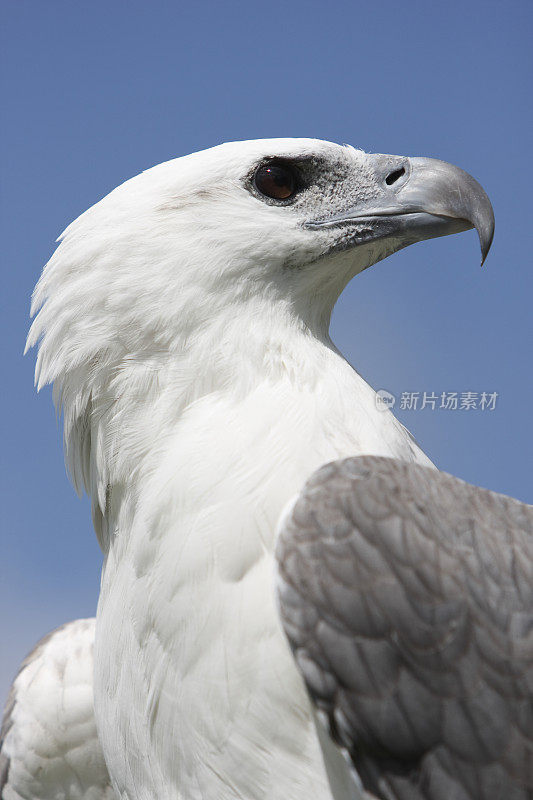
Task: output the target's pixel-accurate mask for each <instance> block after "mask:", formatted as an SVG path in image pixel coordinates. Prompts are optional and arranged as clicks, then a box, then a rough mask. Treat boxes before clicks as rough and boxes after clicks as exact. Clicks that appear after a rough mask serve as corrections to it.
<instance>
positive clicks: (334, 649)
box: [277, 457, 533, 800]
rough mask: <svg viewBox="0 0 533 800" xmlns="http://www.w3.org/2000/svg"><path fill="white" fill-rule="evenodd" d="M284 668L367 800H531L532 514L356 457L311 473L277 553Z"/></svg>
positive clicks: (392, 464)
mask: <svg viewBox="0 0 533 800" xmlns="http://www.w3.org/2000/svg"><path fill="white" fill-rule="evenodd" d="M277 559H278V598H279V604H280V612H281V617H282V621H283V625H284V627H285V631H286V633H287V636H288V639H289V642H290V644H291V647H292V649H293V651H294V654H295V657H296V661H297V663H298V665H299V667H300V670H301V672H302V674H303V676H304V679H305V681H306V683H307V687H308V689H309V692H310V694H311V697H312V699H313V700H314V702H315V704H316V705H317V707H318V708H319V709H320V710H321V711H322V712H323V714H324V715H326V717H327V720H328V722H329V726H330V730H331V733H332V735H333V737H334V738H335V739H336V741H337V742H338V743H339V744H341V745H342V746H343V747H345V748H346V749H347V750H348V751H349V753H350V755H351V758H352V761H353V763H354V765H355V767H356V769H357V771H358V773H359V774H360V776H361V779H362V781H363V784H364V786H365V788H366V789H367V790H368V791H371V792H373V793H374V794H375V795H376V796H377V797H380V798H387V799H388V800H393V799H394V800H404V798H405V800H407V798H409V800H452V798H453V800H474V798H475V800H526V798H533V701H532V697H533V508H532V507H531V506H527V505H526V504H524V503H520V502H519V501H517V500H513V499H511V498H509V497H504V496H503V495H498V494H495V493H493V492H489V491H486V490H483V489H479V488H477V487H474V486H470V485H469V484H466V483H464V482H463V481H460V480H459V479H457V478H454V477H452V476H450V475H446V474H444V473H441V472H437V471H435V470H432V469H428V468H425V467H419V466H416V465H413V464H404V463H400V462H396V461H394V460H392V459H385V458H377V457H362V458H353V459H347V460H345V461H342V462H338V463H334V464H330V465H327V466H326V467H323V468H322V469H321V470H319V471H318V472H317V473H316V474H315V475H314V476H313V477H312V478H311V480H310V481H309V482H308V483H307V485H306V487H305V488H304V491H303V492H302V494H301V496H300V498H299V499H298V501H297V502H296V504H295V506H294V507H293V509H292V512H291V513H290V515H289V516H288V518H287V519H286V520H285V522H284V525H283V527H282V530H281V532H280V537H279V540H278V546H277Z"/></svg>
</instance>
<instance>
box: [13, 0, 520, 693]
mask: <svg viewBox="0 0 533 800" xmlns="http://www.w3.org/2000/svg"><path fill="white" fill-rule="evenodd" d="M1 13H2V17H3V19H2V26H1V27H2V33H1V38H2V41H1V42H0V45H1V50H2V53H3V56H2V58H3V66H2V76H3V78H2V79H3V90H2V91H3V99H2V109H3V112H4V113H3V123H2V133H1V136H2V153H3V189H2V196H1V203H2V245H3V259H2V261H3V292H2V305H3V308H2V325H3V326H4V330H3V332H2V338H1V341H2V347H3V356H2V358H3V373H4V382H3V387H2V394H1V403H2V419H3V421H4V430H3V432H2V483H1V486H2V492H3V495H4V496H3V498H2V528H3V530H2V562H1V567H0V594H1V598H0V600H1V607H2V609H3V614H2V626H3V630H2V648H1V655H0V695H2V696H4V695H5V693H6V691H7V686H8V682H9V680H10V679H11V677H12V676H13V673H14V671H15V669H16V666H17V663H18V662H19V660H20V659H21V657H22V656H23V655H24V653H25V652H26V651H27V650H28V649H29V648H30V647H31V646H32V644H33V643H34V642H35V640H36V639H37V638H39V637H40V636H41V635H42V634H44V633H45V632H46V631H47V630H49V629H50V628H52V627H54V626H56V625H58V624H60V623H62V622H63V621H66V620H69V619H72V618H74V617H78V616H88V615H92V614H93V613H94V610H95V604H96V597H97V592H98V580H99V568H100V553H99V551H98V548H97V544H96V540H95V537H94V534H93V532H92V529H91V524H90V519H89V510H88V504H87V501H86V500H81V501H80V500H79V499H78V498H77V497H76V496H75V494H74V491H73V489H72V488H71V486H70V484H69V483H68V480H67V478H66V476H65V470H64V466H63V456H62V451H61V436H60V432H59V428H58V425H57V423H56V419H55V415H54V411H53V409H52V402H51V397H50V391H49V390H44V391H43V392H42V393H41V394H40V395H39V396H37V395H36V394H35V391H34V389H33V385H32V384H33V367H34V354H33V353H32V354H30V355H29V356H26V357H25V358H23V357H22V350H23V347H24V340H25V336H26V331H27V328H28V321H29V320H28V312H29V298H30V294H31V291H32V288H33V286H34V284H35V282H36V280H37V278H38V276H39V273H40V270H41V268H42V266H43V265H44V263H45V262H46V260H47V259H48V257H49V256H50V254H51V253H52V251H53V248H54V240H55V238H56V237H57V235H58V234H59V233H60V232H61V231H62V230H63V229H64V228H65V226H66V225H67V223H68V222H70V221H71V220H72V219H73V218H75V217H77V216H78V215H79V214H80V213H81V212H82V211H84V210H85V209H86V208H87V207H88V206H90V205H92V204H93V203H94V202H95V201H97V200H98V199H99V198H100V197H102V196H103V195H104V194H106V193H107V192H108V191H110V190H111V189H112V188H113V187H114V186H116V185H117V184H119V183H121V182H122V181H124V180H125V179H126V178H129V177H130V176H132V175H134V174H136V173H138V172H140V171H141V170H142V169H144V168H146V167H149V166H151V165H153V164H156V163H158V162H160V161H165V160H167V159H169V158H173V157H175V156H179V155H182V154H185V153H188V152H191V151H194V150H200V149H203V148H205V147H209V146H211V145H214V144H217V143H219V142H222V141H227V140H234V139H248V138H260V137H270V136H313V137H320V138H324V139H330V140H333V141H338V142H349V143H351V144H354V145H357V146H360V147H362V148H364V149H365V150H369V151H375V152H383V153H396V154H402V155H423V156H436V157H439V158H443V159H445V160H448V161H452V162H454V163H456V164H458V165H460V166H462V167H463V168H465V169H466V170H468V171H469V172H471V173H472V174H473V175H474V176H476V178H478V180H480V182H481V183H482V184H483V185H484V186H485V188H486V190H487V192H488V194H489V195H490V197H491V199H492V201H493V204H494V208H495V212H496V220H497V225H496V237H495V242H494V247H493V250H492V252H491V254H490V256H489V258H488V260H487V263H486V266H485V267H484V268H483V270H481V269H480V268H479V250H478V243H477V240H476V236H475V234H474V232H468V233H463V234H461V235H459V236H454V237H447V238H444V239H439V240H435V241H430V242H425V243H421V244H418V245H415V246H414V247H411V248H408V249H407V250H404V251H403V252H401V253H398V254H397V255H395V256H393V257H391V258H390V259H388V260H387V261H385V262H383V263H381V264H379V265H377V266H375V267H374V268H373V269H371V270H368V271H367V272H366V273H364V274H363V275H362V276H360V277H358V278H356V279H355V280H354V281H353V282H352V284H351V285H350V286H349V287H348V288H347V290H346V291H345V293H344V295H343V297H342V299H341V301H340V302H339V305H338V307H337V310H336V313H335V317H334V322H333V335H334V339H335V341H336V342H337V344H338V345H339V347H340V349H341V350H342V351H343V352H344V353H345V355H346V356H347V357H348V358H349V359H350V360H351V362H352V363H353V364H354V365H355V366H356V368H357V369H358V370H359V371H360V372H361V373H362V374H363V375H364V376H365V377H366V379H367V380H368V381H369V382H370V383H371V384H372V385H373V386H374V387H375V388H386V389H388V390H390V391H392V392H394V393H395V394H397V395H398V396H400V395H401V392H404V391H407V392H411V391H413V392H414V391H420V392H423V391H427V392H435V393H440V392H442V391H446V392H451V391H459V392H463V391H478V392H480V391H483V390H487V391H495V392H498V394H499V397H498V401H497V406H496V409H495V411H492V412H490V411H487V410H485V411H480V410H471V411H451V410H448V411H444V410H442V411H439V410H435V411H432V410H430V409H428V408H426V409H424V410H423V411H421V410H418V411H408V410H405V411H402V410H400V411H399V412H398V416H400V418H401V419H402V421H403V422H404V423H405V424H406V425H407V426H408V427H409V428H410V430H411V431H412V432H413V433H414V435H415V436H416V438H417V439H418V440H419V442H420V443H421V445H422V446H423V448H424V449H425V450H426V452H428V453H429V455H430V456H431V457H432V458H433V460H434V461H435V462H436V463H437V465H438V466H440V467H442V468H443V469H446V470H448V471H450V472H453V473H455V474H456V475H459V476H461V477H463V478H465V479H467V480H469V481H472V482H473V483H477V484H479V485H483V486H487V487H490V488H492V489H496V490H500V491H503V492H507V493H510V494H513V495H515V496H518V497H520V498H522V499H527V500H529V501H530V502H531V501H532V500H533V492H532V491H531V489H532V485H531V479H532V475H533V463H532V439H533V435H532V426H531V408H532V403H533V378H532V369H531V360H532V359H531V350H532V344H533V341H532V340H533V336H532V323H531V312H530V308H531V301H532V295H533V278H532V257H531V249H532V234H531V231H532V223H531V215H532V200H531V197H532V189H531V184H532V182H533V167H532V144H533V142H532V136H531V131H532V130H533V119H532V111H531V78H532V69H531V67H532V63H531V62H532V56H531V51H532V48H531V42H532V34H533V25H532V21H533V4H532V3H531V0H510V2H507V3H502V2H501V1H500V0H447V2H446V3H431V2H427V0H404V1H403V2H400V0H372V2H371V1H370V0H365V2H361V1H360V0H347V1H346V2H336V1H335V0H331V2H327V3H326V2H314V1H313V0H305V2H302V1H301V0H297V1H296V2H279V0H275V1H274V2H262V3H256V2H253V0H246V2H232V1H231V0H227V1H226V2H223V3H220V2H210V3H207V2H201V0H200V2H196V3H187V4H185V3H180V2H173V1H172V2H171V0H168V1H167V2H162V0H150V1H149V2H148V0H143V2H139V1H138V0H128V2H125V0H122V2H119V0H105V2H104V1H103V0H92V2H87V3H81V2H72V0H46V2H43V0H2V3H1Z"/></svg>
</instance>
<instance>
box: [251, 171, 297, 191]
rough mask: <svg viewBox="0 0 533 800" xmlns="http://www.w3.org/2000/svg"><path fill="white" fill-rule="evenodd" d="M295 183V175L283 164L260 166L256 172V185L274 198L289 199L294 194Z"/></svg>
mask: <svg viewBox="0 0 533 800" xmlns="http://www.w3.org/2000/svg"><path fill="white" fill-rule="evenodd" d="M294 183H295V182H294V175H293V174H292V172H291V170H290V169H289V168H288V167H284V166H283V164H268V165H266V166H264V167H259V169H258V170H257V172H256V174H255V185H256V186H257V188H258V190H259V191H260V192H261V194H264V195H266V196H267V197H272V198H274V200H287V198H289V197H290V196H291V195H292V194H294Z"/></svg>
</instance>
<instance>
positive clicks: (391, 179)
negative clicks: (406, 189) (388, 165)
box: [385, 167, 405, 186]
mask: <svg viewBox="0 0 533 800" xmlns="http://www.w3.org/2000/svg"><path fill="white" fill-rule="evenodd" d="M402 175H405V168H404V167H401V168H400V169H395V170H394V172H391V173H390V175H387V177H386V178H385V183H386V184H387V186H392V184H393V183H396V181H397V180H399V178H401V177H402Z"/></svg>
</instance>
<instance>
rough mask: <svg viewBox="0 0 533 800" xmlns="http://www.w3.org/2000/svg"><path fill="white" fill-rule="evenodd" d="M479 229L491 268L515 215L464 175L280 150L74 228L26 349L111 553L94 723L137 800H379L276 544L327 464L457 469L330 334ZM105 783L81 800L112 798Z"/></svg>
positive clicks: (107, 203) (162, 174)
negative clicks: (391, 283) (377, 281)
mask: <svg viewBox="0 0 533 800" xmlns="http://www.w3.org/2000/svg"><path fill="white" fill-rule="evenodd" d="M472 227H475V228H476V229H477V231H478V234H479V238H480V243H481V250H482V259H484V258H485V256H486V254H487V252H488V250H489V248H490V244H491V241H492V235H493V229H494V216H493V213H492V208H491V205H490V201H489V200H488V198H487V196H486V194H485V192H484V191H483V189H482V188H481V186H480V185H479V184H478V183H477V182H476V181H475V180H474V179H473V178H472V177H471V176H469V175H468V174H467V173H465V172H463V171H462V170H461V169H459V168H458V167H455V166H452V165H450V164H447V163H445V162H443V161H438V160H436V159H428V158H407V157H398V156H390V155H381V154H367V153H364V152H362V151H361V150H357V149H355V148H353V147H350V146H344V145H343V146H341V145H337V144H333V143H330V142H323V141H319V140H313V139H270V140H256V141H248V142H234V143H228V144H223V145H220V146H218V147H214V148H212V149H210V150H207V151H204V152H200V153H195V154H192V155H189V156H185V157H182V158H178V159H175V160H172V161H169V162H166V163H164V164H160V165H158V166H156V167H154V168H152V169H150V170H147V171H146V172H143V173H141V174H140V175H138V176H137V177H135V178H133V179H131V180H129V181H127V182H126V183H124V184H123V185H122V186H119V187H118V188H117V189H115V190H114V191H113V192H111V193H110V194H109V195H108V196H107V197H105V198H104V199H103V200H101V201H100V202H99V203H97V204H96V205H95V206H93V207H92V208H90V209H89V210H88V211H87V212H85V213H84V214H82V216H81V217H79V218H78V219H77V220H76V221H75V222H73V223H72V224H71V225H70V226H69V227H68V228H67V230H66V231H65V232H64V234H63V235H62V237H61V240H60V244H59V246H58V248H57V250H56V251H55V253H54V255H53V256H52V258H51V259H50V261H49V263H48V264H47V266H46V267H45V269H44V271H43V274H42V276H41V278H40V280H39V283H38V285H37V287H36V290H35V293H34V297H33V304H32V313H33V314H34V315H35V319H34V321H33V324H32V327H31V329H30V333H29V336H28V347H32V346H34V345H38V356H37V366H36V381H37V385H38V387H41V386H43V385H45V384H47V383H51V384H53V392H54V400H55V402H56V404H57V406H58V407H59V408H60V409H61V410H62V413H63V424H64V445H65V455H66V462H67V466H68V469H69V472H70V475H71V477H72V480H73V483H74V485H75V487H76V488H77V489H78V490H79V491H81V490H85V491H87V493H88V494H89V495H90V497H91V502H92V516H93V522H94V527H95V531H96V535H97V537H98V540H99V543H100V545H101V547H102V551H103V554H104V564H103V569H102V582H101V591H100V597H99V603H98V612H97V618H96V625H95V634H94V712H95V721H96V729H97V731H98V741H99V744H100V746H101V750H102V753H103V757H104V760H105V764H106V765H107V769H108V771H109V777H110V782H111V785H112V787H113V791H114V792H115V793H116V794H117V796H118V797H121V798H128V799H129V800H134V799H135V800H152V799H153V800H155V798H162V797H172V798H183V800H185V799H186V800H196V799H197V798H198V799H199V798H202V800H210V798H217V800H230V798H231V799H232V800H234V798H239V797H243V798H247V800H259V799H260V798H261V799H263V798H264V800H267V798H268V800H281V798H283V800H286V798H287V797H291V798H300V797H301V798H304V797H308V796H313V797H315V798H317V800H331V798H335V800H341V799H342V800H344V798H354V797H358V796H360V795H361V792H362V791H363V787H362V785H361V782H360V778H359V777H358V776H357V774H356V769H354V767H353V761H352V762H351V761H350V759H349V758H347V757H346V752H348V750H350V747H352V745H351V744H347V742H346V741H344V740H343V739H342V738H341V737H340V736H336V735H331V731H329V732H328V730H327V729H326V728H325V727H324V725H323V723H322V722H321V721H320V720H319V719H318V717H317V714H318V712H316V711H315V710H314V709H313V705H312V702H311V700H310V695H309V693H308V689H306V685H305V681H306V680H307V677H306V676H304V677H302V674H301V672H300V668H299V666H298V664H299V662H298V659H295V657H294V655H293V653H292V651H291V647H290V645H289V641H290V637H289V641H288V639H287V637H286V635H285V633H284V630H283V622H282V618H283V615H282V614H280V611H279V597H280V595H279V593H278V594H276V591H275V589H274V582H275V573H276V570H275V564H276V560H275V556H274V551H275V544H276V538H277V537H276V531H277V529H278V524H279V520H280V518H285V513H286V509H287V506H288V504H289V505H290V504H291V503H292V502H293V498H294V497H295V496H297V495H298V493H299V492H300V491H301V490H302V487H303V486H304V483H305V481H306V480H307V479H308V478H309V477H310V475H311V474H312V473H313V472H314V471H315V470H316V469H318V468H319V467H321V466H323V465H324V464H326V463H328V462H333V461H338V460H339V459H346V458H348V457H353V456H362V455H365V456H378V457H383V458H386V459H393V460H394V462H395V463H396V462H402V463H407V464H411V465H415V466H417V467H419V468H423V469H425V470H429V471H430V472H431V473H432V474H433V473H435V474H436V475H437V474H438V473H436V472H435V471H434V469H433V466H432V464H431V462H430V460H429V459H428V457H427V456H426V455H425V454H424V453H423V451H422V450H421V448H420V447H419V446H418V445H417V443H416V442H415V441H414V439H413V437H412V436H411V435H410V434H409V432H408V431H407V430H406V429H405V428H404V427H403V426H402V425H401V424H400V423H399V422H398V421H397V420H396V418H395V417H394V416H393V414H392V413H391V412H390V411H389V410H388V409H383V407H382V406H380V404H379V403H377V402H376V395H375V393H374V391H373V390H372V389H371V388H370V387H369V386H368V385H367V384H366V383H365V381H364V380H363V379H362V378H361V376H360V375H358V373H357V372H356V371H355V370H354V369H353V368H352V367H351V366H350V365H349V364H348V363H347V361H346V360H345V359H344V358H343V357H342V355H341V354H340V353H339V352H338V350H337V349H336V348H335V346H334V344H333V343H332V341H331V339H330V337H329V322H330V317H331V312H332V309H333V306H334V304H335V302H336V300H337V298H338V297H339V295H340V293H341V292H342V290H343V288H344V287H345V286H346V284H347V283H348V282H349V281H350V280H351V279H352V278H353V277H354V276H355V275H357V274H358V273H359V272H362V271H363V270H364V269H366V268H367V267H369V266H371V265H372V264H374V263H376V262H377V261H379V260H381V259H383V258H385V257H387V256H388V255H390V254H392V253H394V252H395V251H397V250H400V249H401V248H403V247H406V246H408V245H410V244H413V243H415V242H417V241H421V240H424V239H429V238H433V237H437V236H444V235H448V234H452V233H458V232H461V231H464V230H468V229H470V228H472ZM66 630H68V627H67V628H66V629H63V631H62V632H63V640H64V641H65V640H66V639H68V637H66V636H65V635H64V634H65V631H66ZM62 632H61V631H60V632H59V633H58V634H55V636H61V633H62ZM85 635H86V636H88V638H90V639H91V646H92V638H91V636H92V634H91V633H90V626H89V627H86V630H85ZM55 636H53V637H52V639H51V640H49V641H48V643H45V645H44V646H43V648H41V649H40V650H39V653H40V654H41V660H42V657H43V653H47V652H48V649H47V646H46V645H47V644H48V647H50V642H53V641H54V638H55ZM30 662H31V659H30ZM30 665H31V664H30ZM30 665H26V667H25V668H23V669H22V671H21V673H20V675H19V677H18V678H17V680H16V681H15V684H14V696H12V698H11V700H12V702H11V705H10V709H11V712H10V713H9V714H8V716H7V717H6V723H5V726H4V729H5V730H6V731H7V733H6V734H5V736H4V744H3V750H2V755H3V758H4V775H5V778H4V782H5V787H4V795H5V797H6V798H7V800H11V798H16V797H18V796H19V795H20V796H24V795H23V793H22V792H23V791H26V788H25V787H24V786H23V787H22V791H19V790H18V789H17V788H15V786H14V784H13V785H12V784H11V781H12V776H14V775H15V774H20V775H22V774H23V773H24V769H22V768H21V769H20V770H19V771H18V772H17V770H15V768H14V763H15V761H16V760H17V758H19V759H20V758H21V759H22V760H24V753H22V752H21V749H20V748H19V751H17V746H16V744H15V742H17V741H23V738H22V739H21V738H19V739H17V737H16V733H17V722H16V716H17V715H16V710H17V708H18V707H19V704H20V706H22V705H23V700H24V698H23V690H22V688H21V690H20V694H19V689H18V687H19V686H21V687H22V683H23V682H22V681H21V678H22V677H23V676H24V674H25V672H26V671H27V670H28V669H29V667H30ZM67 675H68V669H66V671H65V677H66V676H67ZM311 696H312V693H311ZM84 702H87V695H86V694H85V699H84ZM80 746H81V744H80ZM347 748H348V750H347ZM352 749H353V748H352ZM34 763H37V762H34ZM41 766H42V765H41ZM30 771H31V768H30ZM364 775H366V773H364ZM26 777H27V779H28V780H29V779H30V778H29V777H28V776H26ZM30 777H31V776H30ZM363 777H364V776H363ZM24 779H25V778H21V780H24ZM365 779H366V778H365ZM13 780H14V778H13ZM99 781H100V783H99V787H100V788H96V787H95V786H91V785H86V784H85V783H84V782H83V781H82V780H81V779H80V781H79V784H78V787H77V789H76V791H78V793H79V794H78V795H76V794H72V795H71V796H72V798H73V799H74V798H77V797H78V796H79V797H83V798H87V800H89V798H99V797H102V796H105V795H102V792H107V791H108V789H109V786H108V785H107V784H105V781H104V780H103V778H102V776H101V775H100V776H99ZM72 785H74V783H72ZM17 791H19V794H16V792H17ZM73 791H74V790H73ZM84 792H85V794H84ZM91 792H92V794H91ZM98 792H100V794H98ZM30 796H31V795H30ZM50 796H55V795H53V794H52V795H50ZM66 796H68V795H66Z"/></svg>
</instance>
